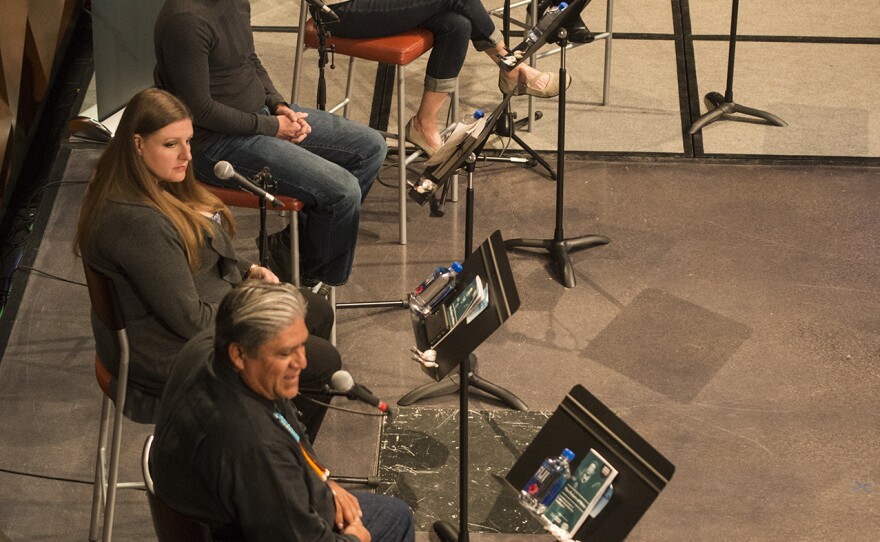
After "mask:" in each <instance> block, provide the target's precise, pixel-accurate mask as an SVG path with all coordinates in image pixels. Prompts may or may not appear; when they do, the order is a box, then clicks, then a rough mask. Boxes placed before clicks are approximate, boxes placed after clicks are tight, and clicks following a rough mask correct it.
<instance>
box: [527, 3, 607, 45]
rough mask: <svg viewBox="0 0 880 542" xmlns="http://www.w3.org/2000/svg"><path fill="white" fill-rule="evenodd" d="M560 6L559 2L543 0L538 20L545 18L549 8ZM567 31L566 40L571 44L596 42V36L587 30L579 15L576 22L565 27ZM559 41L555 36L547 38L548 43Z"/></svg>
mask: <svg viewBox="0 0 880 542" xmlns="http://www.w3.org/2000/svg"><path fill="white" fill-rule="evenodd" d="M589 3H590V2H589V0H588V1H587V2H586V3H585V4H584V7H587V4H589ZM557 5H559V1H558V0H543V1H542V2H540V3H539V4H538V19H539V20H540V19H541V17H543V16H544V12H545V11H547V8H549V7H550V6H557ZM564 27H565V29H566V30H567V31H568V37H567V38H566V39H567V40H568V41H569V43H592V42H593V41H596V34H594V33H592V32H590V29H589V28H587V25H586V23H584V19H583V17H581V14H580V13H578V16H577V19H575V20H574V22H571V23H568V24H566V25H564ZM558 41H559V38H558V37H556V36H555V35H554V36H550V37H548V38H547V43H556V42H558Z"/></svg>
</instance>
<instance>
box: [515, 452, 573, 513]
mask: <svg viewBox="0 0 880 542" xmlns="http://www.w3.org/2000/svg"><path fill="white" fill-rule="evenodd" d="M572 460H574V452H572V451H571V450H569V449H568V448H566V449H564V450H562V453H561V454H560V455H559V457H548V458H547V459H545V460H544V463H542V464H541V467H540V468H539V469H538V470H537V471H536V472H535V474H534V475H532V477H531V479H529V481H528V483H527V484H526V485H525V487H523V489H522V491H521V492H520V496H519V500H520V502H522V503H523V505H525V506H526V508H529V509H530V510H532V511H533V512H535V513H536V514H543V513H544V511H545V510H547V507H548V506H550V503H552V502H553V499H555V498H556V495H558V494H559V492H560V491H561V490H562V487H563V486H564V485H565V483H566V482H567V481H568V480H570V479H571V462H572Z"/></svg>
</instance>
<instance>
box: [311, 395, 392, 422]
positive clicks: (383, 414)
mask: <svg viewBox="0 0 880 542" xmlns="http://www.w3.org/2000/svg"><path fill="white" fill-rule="evenodd" d="M302 398H303V399H305V400H306V401H310V402H312V403H314V404H316V405H320V406H322V407H327V408H331V409H333V410H338V411H340V412H348V413H349V414H360V415H361V416H375V417H382V416H387V415H388V414H386V413H384V412H382V413H378V412H364V411H362V410H352V409H350V408H342V407H338V406H336V405H331V404H330V403H323V402H321V401H318V400H316V399H312V398H311V397H309V396H308V395H303V396H302Z"/></svg>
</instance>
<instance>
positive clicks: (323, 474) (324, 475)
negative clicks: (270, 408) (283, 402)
mask: <svg viewBox="0 0 880 542" xmlns="http://www.w3.org/2000/svg"><path fill="white" fill-rule="evenodd" d="M272 417H273V418H275V420H276V421H277V422H278V423H279V424H281V427H283V428H284V429H285V430H287V432H288V433H290V436H292V437H293V440H295V441H296V443H297V444H299V451H300V452H302V454H303V457H305V458H306V463H308V464H309V466H310V467H312V469H313V470H314V471H315V472H316V473H317V474H318V476H319V477H320V478H321V480H322V481H324V482H326V481H327V479H328V478H330V471H329V470H328V469H325V468H324V467H322V466H321V465H319V464H318V462H317V461H316V460H315V459H314V458H313V457H312V454H310V453H309V451H308V450H306V447H305V446H303V443H302V439H301V438H300V436H299V433H297V432H296V429H294V428H293V426H292V425H290V422H289V421H287V418H285V417H284V414H282V413H280V412H278V411H277V410H276V411H275V413H274V414H273V415H272Z"/></svg>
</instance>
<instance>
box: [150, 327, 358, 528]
mask: <svg viewBox="0 0 880 542" xmlns="http://www.w3.org/2000/svg"><path fill="white" fill-rule="evenodd" d="M178 361H180V363H176V364H175V367H174V370H173V371H172V373H171V377H170V378H169V379H168V383H167V384H166V388H165V396H164V397H163V399H162V406H161V409H160V413H159V421H158V423H157V424H156V433H155V441H154V443H153V452H152V459H151V463H150V465H151V466H150V471H151V473H152V476H153V481H154V485H155V490H156V494H157V496H158V497H159V498H160V499H161V500H162V501H163V502H165V503H166V504H168V505H169V506H171V507H172V508H174V509H176V510H178V511H180V512H182V513H184V514H187V515H190V516H193V517H196V518H199V519H201V520H203V521H205V522H206V523H208V524H209V525H211V527H212V531H213V533H214V537H215V540H248V541H273V542H274V541H279V540H287V541H302V542H326V541H331V540H333V541H335V540H348V541H357V537H355V536H353V535H341V534H339V533H336V532H334V530H333V524H334V518H335V504H334V500H333V494H332V492H331V491H330V488H329V487H328V486H327V484H326V483H324V482H323V481H322V480H321V478H320V477H319V476H318V475H317V474H316V472H315V471H314V470H313V469H312V468H311V467H310V466H309V465H308V463H307V462H306V460H305V458H304V456H303V454H302V452H301V451H300V449H299V445H298V444H297V443H296V441H295V440H294V438H293V436H292V435H291V434H290V433H289V432H288V431H287V430H286V429H285V428H284V427H283V426H282V424H281V423H279V422H278V420H276V419H275V417H274V414H275V412H276V411H277V412H279V413H280V414H282V415H283V416H284V417H285V419H287V421H288V422H289V423H290V425H291V426H292V428H293V429H294V430H295V431H296V432H297V433H298V434H299V435H301V438H302V442H303V445H304V446H305V447H306V450H307V451H308V452H309V453H310V454H312V455H313V456H314V451H313V450H312V448H311V445H310V444H309V443H308V438H307V437H306V436H305V432H304V431H303V428H302V425H301V424H300V423H299V421H298V420H297V418H296V411H295V409H294V408H293V407H292V405H291V403H290V401H270V400H268V399H266V398H264V397H262V396H260V395H258V394H256V393H255V392H253V391H252V390H251V389H250V388H248V387H247V385H245V384H244V382H242V380H241V379H240V378H239V376H238V374H237V373H236V372H235V371H234V369H233V367H232V365H231V363H230V362H229V361H228V360H226V359H219V358H217V359H215V357H214V352H213V335H212V334H211V332H210V331H206V332H202V333H200V334H198V335H197V336H196V337H194V338H193V339H192V340H191V341H190V342H189V343H187V345H186V346H185V347H184V348H183V350H181V352H180V355H179V356H178Z"/></svg>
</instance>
